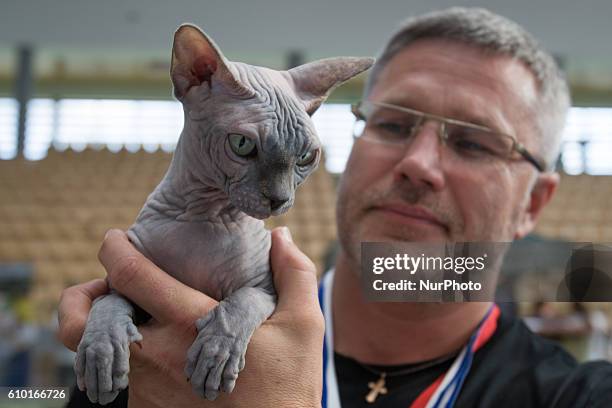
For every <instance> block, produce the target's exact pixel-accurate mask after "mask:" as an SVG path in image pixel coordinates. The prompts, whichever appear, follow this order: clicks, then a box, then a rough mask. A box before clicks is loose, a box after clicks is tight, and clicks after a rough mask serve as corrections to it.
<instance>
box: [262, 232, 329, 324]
mask: <svg viewBox="0 0 612 408" xmlns="http://www.w3.org/2000/svg"><path fill="white" fill-rule="evenodd" d="M270 262H271V266H272V273H273V275H274V286H275V287H276V292H277V293H278V305H277V309H276V310H277V311H282V310H287V311H294V312H295V311H297V310H296V308H297V309H298V310H300V311H308V310H309V308H311V307H315V308H317V309H318V308H319V304H318V299H317V270H316V267H315V265H314V263H313V262H312V261H311V260H310V259H309V258H308V257H307V256H306V255H304V253H303V252H302V251H300V250H299V249H298V247H297V246H296V245H295V244H294V243H293V240H292V239H291V233H290V232H289V229H288V228H287V227H280V228H276V229H274V230H273V231H272V249H271V252H270Z"/></svg>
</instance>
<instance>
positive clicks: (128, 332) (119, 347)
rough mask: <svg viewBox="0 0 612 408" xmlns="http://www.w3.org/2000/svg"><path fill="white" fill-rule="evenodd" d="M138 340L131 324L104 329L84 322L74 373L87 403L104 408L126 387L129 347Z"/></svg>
mask: <svg viewBox="0 0 612 408" xmlns="http://www.w3.org/2000/svg"><path fill="white" fill-rule="evenodd" d="M141 340H142V335H141V334H140V333H139V332H138V329H137V328H136V326H135V325H134V324H133V323H132V322H131V321H129V322H122V323H116V324H113V325H111V326H110V327H108V328H103V327H96V325H95V324H92V322H90V323H88V327H86V329H85V333H84V334H83V338H82V339H81V342H80V343H79V346H78V348H77V353H76V360H75V362H74V371H75V373H76V377H77V385H78V387H79V389H80V390H81V391H84V390H87V397H88V398H89V400H90V401H91V402H94V403H96V402H97V403H100V404H102V405H106V404H108V403H110V402H112V401H114V399H115V398H116V397H117V395H118V394H119V392H120V391H121V390H123V389H125V388H126V387H127V385H128V373H129V370H130V367H129V364H130V349H129V345H130V343H131V342H133V341H136V342H138V341H141Z"/></svg>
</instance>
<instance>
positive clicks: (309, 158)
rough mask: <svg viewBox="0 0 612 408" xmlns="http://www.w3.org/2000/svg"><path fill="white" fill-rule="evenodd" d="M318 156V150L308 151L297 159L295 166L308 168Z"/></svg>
mask: <svg viewBox="0 0 612 408" xmlns="http://www.w3.org/2000/svg"><path fill="white" fill-rule="evenodd" d="M318 154H319V149H314V150H309V151H307V152H306V153H304V154H303V155H301V156H300V157H298V159H297V165H298V166H301V167H304V166H308V165H309V164H311V163H312V162H314V161H315V159H316V158H317V155H318Z"/></svg>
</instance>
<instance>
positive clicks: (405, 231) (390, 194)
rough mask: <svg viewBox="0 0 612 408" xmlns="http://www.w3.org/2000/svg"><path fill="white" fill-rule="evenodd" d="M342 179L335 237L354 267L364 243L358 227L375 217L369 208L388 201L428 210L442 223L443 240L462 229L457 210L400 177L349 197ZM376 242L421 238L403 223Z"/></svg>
mask: <svg viewBox="0 0 612 408" xmlns="http://www.w3.org/2000/svg"><path fill="white" fill-rule="evenodd" d="M344 182H345V180H343V181H342V182H341V184H340V188H339V191H338V203H337V207H336V219H337V228H338V238H339V241H340V247H341V250H342V251H343V252H344V254H345V255H346V257H347V258H348V260H349V261H350V262H351V264H353V265H354V266H355V267H359V266H360V264H361V242H362V241H363V242H368V238H367V234H368V231H363V230H362V228H361V227H362V226H363V224H364V223H365V222H366V219H367V218H371V217H374V216H375V214H372V211H373V208H374V207H375V206H376V205H380V204H382V203H385V202H388V201H391V200H394V201H401V202H403V203H405V204H409V205H419V206H422V207H424V208H426V209H428V210H429V211H430V212H431V213H433V214H434V215H435V216H436V217H437V218H438V220H440V221H441V222H442V223H443V224H444V225H445V226H446V231H445V232H446V234H445V235H446V238H445V239H444V240H445V241H453V240H456V239H454V238H453V237H458V236H461V234H462V233H463V231H464V223H463V219H462V217H461V216H460V215H459V214H460V213H459V211H458V210H457V209H455V208H451V206H450V205H448V204H445V203H443V200H441V199H440V197H437V196H436V194H435V193H432V192H431V189H430V188H429V187H415V186H413V185H412V183H411V182H410V181H408V180H402V181H398V182H395V183H394V184H393V185H392V186H391V188H389V189H382V188H376V187H372V188H370V189H368V190H366V191H364V192H363V193H362V194H361V195H360V196H358V197H352V196H351V197H349V196H348V193H347V192H346V191H345V188H344V184H343V183H344ZM368 221H373V220H368ZM370 241H371V239H370ZM377 241H378V242H385V241H386V242H419V241H424V240H423V239H422V236H421V235H420V234H419V231H415V230H414V229H413V228H411V227H409V226H407V225H396V226H394V228H393V231H392V232H390V233H388V234H387V236H385V237H380V239H377Z"/></svg>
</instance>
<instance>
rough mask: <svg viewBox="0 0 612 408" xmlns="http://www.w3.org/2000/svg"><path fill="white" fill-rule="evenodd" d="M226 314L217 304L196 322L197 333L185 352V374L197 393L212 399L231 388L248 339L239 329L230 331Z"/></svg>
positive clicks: (241, 363)
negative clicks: (233, 331)
mask: <svg viewBox="0 0 612 408" xmlns="http://www.w3.org/2000/svg"><path fill="white" fill-rule="evenodd" d="M226 313H227V312H226V311H225V310H224V308H223V305H220V306H217V307H216V308H215V309H213V310H212V311H211V312H210V313H208V314H207V315H206V316H205V317H203V318H201V319H199V320H198V321H197V322H196V326H197V328H198V331H199V332H198V336H197V337H196V339H195V341H194V342H193V344H192V345H191V347H190V348H189V351H188V353H187V365H186V367H185V374H186V375H187V377H188V378H189V381H191V386H192V388H193V390H194V391H195V392H196V394H198V395H200V396H202V397H205V398H206V399H208V400H211V401H212V400H214V399H216V398H217V397H218V396H219V392H220V391H223V392H227V393H229V392H232V390H233V389H234V386H235V385H236V379H237V378H238V373H239V372H240V371H241V370H242V369H243V368H244V355H245V353H246V348H247V343H248V340H249V339H248V338H245V337H246V336H244V335H243V334H241V333H240V331H239V330H238V332H237V333H230V331H231V329H230V327H231V326H228V324H227V323H228V322H227V319H226Z"/></svg>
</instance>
